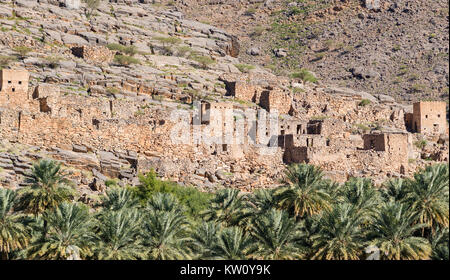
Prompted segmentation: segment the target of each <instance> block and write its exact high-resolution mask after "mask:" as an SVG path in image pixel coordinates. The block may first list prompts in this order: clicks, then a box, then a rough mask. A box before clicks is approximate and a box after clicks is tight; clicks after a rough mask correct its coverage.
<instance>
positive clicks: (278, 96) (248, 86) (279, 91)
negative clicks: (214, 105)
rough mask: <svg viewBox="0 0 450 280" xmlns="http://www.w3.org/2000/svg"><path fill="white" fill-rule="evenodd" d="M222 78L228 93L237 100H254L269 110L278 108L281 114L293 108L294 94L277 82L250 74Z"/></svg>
mask: <svg viewBox="0 0 450 280" xmlns="http://www.w3.org/2000/svg"><path fill="white" fill-rule="evenodd" d="M221 79H222V81H223V82H224V83H225V88H226V90H227V95H228V96H233V97H234V98H235V99H237V100H240V101H246V102H253V103H255V104H258V105H259V106H261V107H262V108H264V109H266V110H267V111H268V112H272V111H275V110H276V111H278V113H279V114H288V113H289V112H290V111H291V110H292V96H291V95H290V94H289V92H288V91H287V90H286V89H284V88H282V87H280V86H279V85H278V84H277V82H274V81H271V80H269V81H267V80H265V79H264V78H263V77H252V76H250V75H249V76H244V77H241V76H239V77H237V76H235V75H228V76H223V77H222V78H221Z"/></svg>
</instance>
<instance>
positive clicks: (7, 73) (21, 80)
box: [0, 69, 30, 93]
mask: <svg viewBox="0 0 450 280" xmlns="http://www.w3.org/2000/svg"><path fill="white" fill-rule="evenodd" d="M29 77H30V75H29V74H28V71H26V70H14V69H2V70H0V92H3V93H5V92H10V93H12V92H27V91H28V79H29Z"/></svg>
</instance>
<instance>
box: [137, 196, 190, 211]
mask: <svg viewBox="0 0 450 280" xmlns="http://www.w3.org/2000/svg"><path fill="white" fill-rule="evenodd" d="M146 210H147V211H150V212H151V211H161V212H176V213H183V212H184V209H183V207H182V206H181V205H180V204H179V203H178V200H177V198H176V197H175V196H174V195H172V194H170V193H156V194H155V195H153V196H152V197H151V198H150V199H149V200H148V201H147V205H146Z"/></svg>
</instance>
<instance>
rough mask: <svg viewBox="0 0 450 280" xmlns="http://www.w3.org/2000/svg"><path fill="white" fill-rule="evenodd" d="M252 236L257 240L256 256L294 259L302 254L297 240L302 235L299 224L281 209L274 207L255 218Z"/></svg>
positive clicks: (270, 258)
mask: <svg viewBox="0 0 450 280" xmlns="http://www.w3.org/2000/svg"><path fill="white" fill-rule="evenodd" d="M252 236H253V237H254V238H255V240H256V242H257V246H258V248H257V251H256V252H255V254H254V255H255V256H256V257H257V258H261V259H269V260H293V259H299V258H300V257H301V256H302V250H301V248H299V246H298V245H297V244H298V243H297V241H298V240H299V239H300V238H301V237H302V235H301V232H300V230H299V226H298V224H296V223H295V221H294V220H293V219H292V218H290V217H289V215H288V214H287V213H285V212H284V211H281V210H275V209H272V210H270V211H268V212H267V213H266V215H264V216H260V217H259V218H258V219H256V220H255V223H254V226H253V230H252Z"/></svg>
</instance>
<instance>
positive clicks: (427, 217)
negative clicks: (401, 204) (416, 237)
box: [406, 164, 449, 236]
mask: <svg viewBox="0 0 450 280" xmlns="http://www.w3.org/2000/svg"><path fill="white" fill-rule="evenodd" d="M406 201H407V202H408V204H409V205H410V208H411V210H413V211H414V213H416V214H417V216H418V223H419V224H422V223H424V224H426V225H427V227H428V228H430V229H431V231H432V232H434V227H436V226H440V227H448V226H449V172H448V165H447V164H437V165H433V166H428V167H427V168H426V169H425V170H424V171H422V172H419V173H416V174H415V175H414V181H413V182H412V183H411V187H410V192H409V193H408V195H407V198H406ZM422 236H424V229H422Z"/></svg>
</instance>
